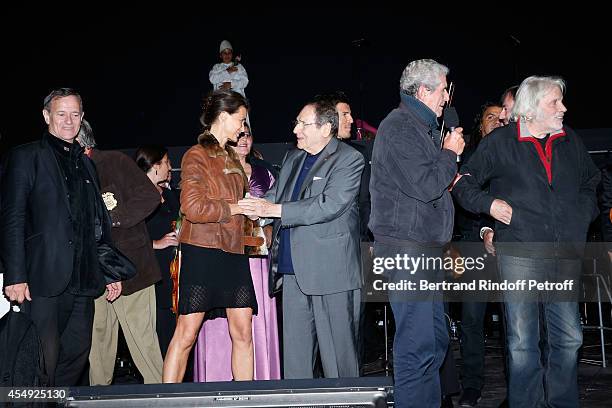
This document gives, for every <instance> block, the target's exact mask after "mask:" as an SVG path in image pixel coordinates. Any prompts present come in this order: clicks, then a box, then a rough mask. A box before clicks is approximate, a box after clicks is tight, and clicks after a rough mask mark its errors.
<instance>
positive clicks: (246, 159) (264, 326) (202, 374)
mask: <svg viewBox="0 0 612 408" xmlns="http://www.w3.org/2000/svg"><path fill="white" fill-rule="evenodd" d="M252 145H253V137H252V136H251V132H250V129H249V127H248V125H245V126H244V133H241V135H240V136H239V138H238V142H237V145H236V147H234V151H235V152H236V153H237V154H238V157H239V158H240V163H241V164H242V167H243V168H244V171H245V173H246V174H247V177H248V178H249V194H250V195H251V196H252V197H262V196H263V195H264V194H265V192H266V191H268V189H270V187H271V186H272V184H273V183H274V177H273V175H272V174H271V173H270V171H268V170H267V169H266V167H264V166H261V165H258V164H257V163H256V162H257V156H255V155H254V154H253V153H252V152H251V147H252ZM254 157H255V160H253V158H254ZM254 162H255V163H254ZM249 263H250V268H251V277H252V278H253V286H254V287H255V296H256V298H257V310H258V313H257V315H256V316H253V347H254V351H255V367H254V379H255V380H277V379H280V356H279V346H278V326H277V320H276V300H275V299H274V298H270V296H268V258H267V257H262V256H252V257H250V258H249ZM231 353H232V342H231V339H230V336H229V331H228V329H227V319H224V318H217V319H213V320H207V321H205V322H204V324H203V325H202V329H201V330H200V334H199V336H198V341H197V344H196V348H195V364H194V381H196V382H210V381H231V380H232V369H231Z"/></svg>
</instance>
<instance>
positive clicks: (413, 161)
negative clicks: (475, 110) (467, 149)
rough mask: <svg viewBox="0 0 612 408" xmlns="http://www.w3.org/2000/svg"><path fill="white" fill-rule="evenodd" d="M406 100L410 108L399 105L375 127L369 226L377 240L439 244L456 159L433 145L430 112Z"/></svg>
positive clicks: (445, 234)
mask: <svg viewBox="0 0 612 408" xmlns="http://www.w3.org/2000/svg"><path fill="white" fill-rule="evenodd" d="M411 100H412V103H411V105H412V106H408V105H407V104H405V103H404V102H402V103H401V104H400V106H399V108H397V109H394V110H393V111H391V113H389V115H387V117H386V118H385V119H384V120H383V121H382V122H381V124H380V127H379V128H378V133H377V134H376V139H375V140H374V149H373V153H372V175H371V179H370V195H371V199H372V212H371V214H370V224H369V226H370V230H371V231H372V233H373V234H374V239H375V240H376V241H379V242H383V243H389V244H402V241H404V242H412V243H414V242H417V243H420V244H424V245H434V246H441V245H444V244H445V243H447V242H449V241H450V240H451V236H452V232H453V217H454V214H455V212H454V207H453V200H452V199H451V195H450V193H449V192H448V187H449V185H450V184H451V182H452V181H453V178H454V177H455V174H456V173H457V155H456V154H455V153H454V152H452V151H450V150H447V149H440V146H439V144H438V143H437V142H435V141H434V139H435V140H439V138H437V137H436V136H437V134H436V132H437V130H435V127H434V125H435V119H436V118H435V114H434V113H433V112H432V111H431V110H429V108H427V107H426V106H425V105H424V104H422V103H421V102H419V101H417V100H416V99H414V98H412V99H411ZM419 104H420V105H419ZM426 109H427V110H429V112H427V111H426ZM427 115H429V117H427ZM438 135H439V133H438ZM438 137H439V136H438Z"/></svg>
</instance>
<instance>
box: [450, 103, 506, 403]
mask: <svg viewBox="0 0 612 408" xmlns="http://www.w3.org/2000/svg"><path fill="white" fill-rule="evenodd" d="M502 110H503V108H502V107H501V106H499V105H496V104H493V103H490V102H489V103H486V104H484V105H483V106H482V107H481V110H480V112H479V113H478V115H477V116H476V118H475V120H474V128H473V129H472V133H471V136H470V140H469V142H468V144H467V146H466V148H465V150H464V152H463V159H464V162H465V163H467V162H469V159H470V156H471V155H472V154H473V153H474V151H475V150H476V148H477V147H478V144H479V143H480V141H481V140H482V139H483V138H485V137H486V136H487V135H488V134H489V133H491V132H492V131H493V130H494V129H497V128H498V127H501V126H503V123H502V122H501V120H500V118H499V115H500V113H501V112H502ZM455 209H456V217H455V228H456V231H457V233H458V235H459V237H460V238H459V240H460V241H461V242H480V241H481V238H480V228H481V227H482V226H483V225H484V223H485V218H489V217H488V216H486V215H480V214H473V213H471V212H469V211H467V210H464V209H463V208H461V206H455ZM488 224H492V221H491V222H488ZM474 245H475V244H474ZM465 251H466V252H465V253H462V256H469V257H472V258H474V259H475V258H476V257H478V256H482V255H483V252H482V250H481V248H475V247H472V246H465ZM492 267H493V265H492V263H491V262H488V263H487V268H486V271H487V272H488V271H490V270H491V269H490V268H492ZM476 272H477V271H470V274H466V275H467V276H466V275H464V278H465V279H466V280H468V281H472V280H474V279H494V278H492V277H490V276H487V275H485V274H484V273H482V276H481V275H480V274H479V275H478V276H476ZM469 300H470V299H464V301H463V303H462V305H461V306H462V307H461V358H462V360H463V365H462V375H461V385H462V388H463V394H462V396H461V398H460V399H459V406H461V407H474V406H476V405H477V404H478V401H479V400H480V395H481V390H482V387H483V386H484V372H485V371H484V357H485V337H484V318H485V312H486V310H487V302H482V301H481V302H470V301H469Z"/></svg>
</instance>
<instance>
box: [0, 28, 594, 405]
mask: <svg viewBox="0 0 612 408" xmlns="http://www.w3.org/2000/svg"><path fill="white" fill-rule="evenodd" d="M220 57H221V59H222V62H221V63H219V64H216V65H215V66H214V67H213V68H212V69H211V71H210V80H211V83H212V84H213V87H214V90H213V91H211V92H210V93H209V94H208V95H207V96H206V97H205V98H204V102H203V108H202V114H201V117H200V122H201V125H202V132H201V133H200V135H199V136H198V138H197V144H195V145H194V146H193V147H191V148H190V149H189V150H188V151H187V152H186V153H185V154H184V156H183V158H182V162H181V183H180V196H179V195H178V194H177V191H174V190H171V189H170V188H169V182H170V179H171V174H172V173H171V168H172V166H171V163H170V160H169V157H168V151H167V149H166V148H165V147H163V146H153V145H150V146H141V147H140V148H138V150H137V152H136V154H135V156H134V157H133V158H132V157H129V156H127V155H125V154H123V153H120V152H116V151H102V150H99V149H97V148H96V142H95V139H94V136H93V130H92V128H91V126H90V124H88V123H87V122H86V121H85V120H84V119H83V116H84V110H83V101H82V99H81V97H80V95H79V94H78V92H77V91H75V90H73V89H69V88H61V89H57V90H54V91H52V92H51V93H50V94H49V95H48V96H47V97H46V98H45V99H44V101H43V117H44V120H45V122H46V123H47V125H48V128H47V131H45V132H44V134H43V136H42V139H41V140H40V141H37V142H34V143H30V144H27V145H22V146H19V147H17V148H15V149H13V150H12V151H11V152H10V153H9V154H8V155H7V156H6V157H5V158H3V172H2V187H1V190H0V191H1V196H0V204H1V205H0V259H1V261H2V267H3V272H4V294H5V295H6V297H7V298H8V299H9V300H10V301H14V302H17V303H20V304H21V305H22V310H23V312H24V313H26V314H28V315H29V316H30V318H31V319H32V321H33V322H34V324H35V326H36V328H37V331H38V334H39V336H40V339H41V343H42V347H43V354H44V362H45V368H46V372H47V374H48V376H49V377H48V384H47V385H49V386H72V385H77V384H79V381H81V378H82V375H83V373H84V371H85V370H86V368H87V366H88V367H89V368H88V370H89V371H88V375H89V384H91V385H107V384H111V382H112V380H113V369H114V363H115V356H116V351H117V338H118V329H119V327H121V329H122V332H123V335H124V337H125V340H126V343H127V346H128V348H129V352H130V355H131V357H132V359H133V361H134V363H135V365H136V367H137V368H138V370H139V372H140V373H141V374H142V376H143V379H144V382H145V383H161V382H164V383H175V382H181V381H183V380H184V378H185V373H186V371H191V369H188V367H190V366H193V369H192V370H193V379H194V380H195V381H224V380H225V381H229V380H236V381H240V380H254V379H257V380H266V379H280V378H285V379H294V378H314V377H316V376H319V375H322V376H324V377H328V378H334V377H358V376H359V375H360V364H362V363H363V356H364V350H363V348H364V347H363V344H364V338H365V337H367V333H365V332H366V331H367V330H364V328H363V324H362V322H363V315H364V306H365V301H364V299H363V298H362V293H363V289H364V288H363V275H364V271H362V253H361V248H362V242H365V243H368V245H369V246H370V247H372V251H373V252H372V255H373V256H374V257H379V258H385V259H388V258H391V259H394V258H396V257H397V256H400V255H401V256H408V257H412V258H420V257H423V256H426V257H432V258H442V257H443V256H444V248H445V246H446V245H447V244H448V243H449V242H450V241H451V239H452V236H453V231H454V229H455V230H457V229H459V230H460V231H461V236H462V239H463V240H465V241H470V242H483V248H484V249H486V251H487V252H489V253H490V254H492V255H495V259H496V261H497V262H496V263H497V266H498V273H499V275H500V276H502V278H504V279H507V280H517V279H525V278H529V277H538V276H541V275H546V276H547V277H549V278H550V279H557V278H560V277H565V278H567V277H575V274H576V272H577V271H579V270H580V260H579V255H576V254H577V253H579V249H577V252H575V253H574V252H571V249H576V247H579V246H580V244H581V243H584V242H585V239H586V233H587V229H588V227H589V224H590V223H591V221H592V220H594V219H595V218H596V217H597V216H598V215H599V209H598V205H597V199H596V187H597V185H598V183H599V180H600V172H599V170H598V169H597V168H596V167H595V165H594V163H593V161H592V160H591V158H590V157H589V155H588V152H587V151H586V149H585V147H584V145H583V144H582V142H581V140H580V138H579V137H578V136H577V134H576V133H575V132H574V131H573V130H572V129H570V128H569V127H567V126H566V125H564V123H563V119H564V114H565V112H566V107H565V105H564V104H563V95H564V92H565V83H564V82H563V80H562V79H560V78H557V77H542V76H532V77H529V78H526V79H525V80H524V81H523V82H522V83H521V84H520V86H517V87H513V88H510V89H509V90H507V91H506V92H504V94H503V95H502V97H501V100H500V103H499V104H486V105H484V106H483V108H482V111H481V113H480V115H479V118H478V120H477V122H476V126H475V129H474V131H473V132H472V134H471V137H470V140H469V143H468V144H467V146H466V142H465V140H464V135H463V129H462V128H461V127H454V128H452V130H448V131H447V130H446V129H444V128H441V127H440V123H439V118H440V117H441V116H442V113H443V109H444V107H445V105H446V104H447V102H448V100H449V94H448V83H447V75H448V73H449V69H448V68H447V67H445V66H444V65H442V64H439V63H438V62H436V61H434V60H430V59H423V60H416V61H413V62H411V63H409V64H408V65H407V66H406V68H405V69H404V71H403V73H402V75H401V79H400V86H399V100H400V103H399V106H398V107H397V108H396V109H394V110H393V111H391V112H390V113H389V114H388V116H387V117H386V118H385V119H384V120H383V121H382V122H381V124H380V127H379V129H378V133H377V135H376V138H375V141H374V143H373V144H370V145H366V146H364V145H361V144H354V143H352V142H351V141H350V136H351V125H352V123H353V117H352V116H351V109H350V105H349V101H348V99H347V98H346V95H344V94H343V93H341V92H336V93H334V94H320V95H317V96H315V97H313V98H312V99H311V100H310V101H309V102H307V103H306V104H304V105H303V106H302V107H300V108H299V110H298V114H297V116H296V120H295V122H294V128H293V133H294V134H295V137H296V143H297V148H295V149H290V150H289V151H288V152H287V154H286V155H285V157H284V159H283V162H282V165H281V167H280V171H279V172H276V169H274V168H273V167H272V166H270V165H269V164H268V163H266V162H265V160H263V159H264V158H262V157H261V155H260V154H259V153H258V152H257V151H255V150H254V149H253V135H252V134H251V131H250V127H249V125H248V123H247V118H248V112H249V102H248V100H247V99H246V97H245V92H244V89H245V87H246V86H247V84H248V77H247V74H246V71H245V69H244V67H243V66H242V65H241V64H240V63H239V61H236V59H233V48H232V45H231V44H230V43H229V42H228V41H225V40H224V41H223V42H222V43H221V45H220ZM370 150H371V151H370ZM458 156H461V157H462V161H461V163H462V164H461V165H460V166H458V165H457V163H458ZM456 208H457V209H458V212H461V214H463V215H461V214H458V215H457V217H456V216H455V209H456ZM459 209H461V210H459ZM462 217H463V218H462ZM456 219H457V220H459V221H458V222H457V226H455V220H456ZM454 227H456V228H454ZM532 242H538V243H544V244H545V245H543V246H540V247H537V249H535V248H533V247H532V246H531V245H529V243H532ZM505 243H522V244H526V245H522V246H521V245H509V246H504V244H505ZM565 244H572V248H565V246H567V245H565ZM101 248H104V249H101ZM564 251H565V252H564ZM109 254H110V255H109ZM102 256H111V257H112V262H106V263H105V262H101V261H100V258H101V257H102ZM126 258H127V259H126ZM109 264H110V265H111V266H110V267H108V265H109ZM113 265H114V266H113ZM130 268H132V269H135V271H136V273H135V275H134V274H129V273H126V272H125V271H126V270H128V271H129V269H130ZM369 272H370V271H365V273H369ZM426 273H427V275H426V276H427V279H429V280H430V281H441V280H443V279H444V277H443V271H442V270H441V269H439V268H438V269H436V268H434V269H433V270H428V271H426ZM385 276H386V277H387V279H388V280H389V282H391V283H397V284H403V283H405V282H410V281H413V282H417V281H418V280H420V279H423V277H424V275H422V274H419V273H412V274H411V273H407V272H406V271H405V270H400V269H395V270H388V271H386V272H385ZM576 279H578V277H576ZM276 294H280V295H281V296H282V311H281V310H279V311H277V310H276V301H275V299H274V297H273V296H275V295H276ZM388 296H389V302H390V304H391V307H392V310H393V315H394V320H395V327H396V331H395V338H394V344H393V371H394V381H395V386H394V400H395V405H396V406H397V407H400V408H404V407H419V408H422V407H436V408H437V407H439V406H441V404H443V402H444V400H443V397H444V396H445V395H446V394H447V393H446V392H445V390H444V386H443V385H441V380H440V370H441V368H442V366H443V363H444V362H445V361H448V360H447V357H448V354H449V335H448V326H447V320H446V318H445V312H444V304H443V298H442V294H441V292H440V291H437V290H433V291H428V292H427V293H423V292H418V291H417V292H412V293H411V292H407V291H390V292H389V294H388ZM517 296H519V295H517V294H516V293H510V292H508V293H504V303H503V306H504V315H505V322H506V333H505V338H506V342H507V346H506V349H507V351H506V352H507V367H506V376H507V383H508V401H507V402H508V405H509V406H510V407H532V406H533V407H536V406H542V405H546V406H554V407H577V406H578V385H577V352H578V349H579V348H580V346H581V344H582V334H581V328H580V321H579V314H578V304H577V302H576V301H563V302H561V301H557V300H555V299H550V298H549V297H547V296H545V295H544V294H541V295H540V296H539V297H537V298H536V299H535V300H534V301H531V302H524V299H522V298H519V297H517ZM485 308H486V302H472V303H465V304H464V306H463V312H462V313H463V321H464V332H463V335H464V338H463V341H462V349H461V352H462V356H463V362H464V364H463V366H464V370H463V373H462V388H463V393H462V396H461V399H460V405H461V406H476V405H477V404H478V401H479V399H480V396H481V390H482V388H483V386H484V336H483V320H484V313H485ZM281 313H282V322H283V323H282V331H281V333H280V334H279V327H278V326H279V325H278V320H279V318H280V315H281ZM277 314H278V316H277ZM280 344H282V350H281V349H280ZM365 344H367V342H365ZM541 344H546V347H545V349H544V350H542V347H541ZM194 348H195V350H192V349H194ZM190 355H191V356H193V361H190V358H191V357H190ZM281 360H282V364H281ZM318 361H319V362H320V368H319V367H318V366H317V362H318ZM451 361H452V360H451ZM281 367H282V370H281ZM189 378H191V376H189Z"/></svg>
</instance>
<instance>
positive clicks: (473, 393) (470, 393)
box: [459, 388, 480, 407]
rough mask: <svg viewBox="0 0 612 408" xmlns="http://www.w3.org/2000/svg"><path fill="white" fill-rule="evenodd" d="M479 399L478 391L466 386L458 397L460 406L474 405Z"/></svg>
mask: <svg viewBox="0 0 612 408" xmlns="http://www.w3.org/2000/svg"><path fill="white" fill-rule="evenodd" d="M478 401H480V391H479V390H476V389H474V388H466V389H465V390H463V395H462V396H461V398H460V399H459V406H460V407H475V406H476V405H477V404H478Z"/></svg>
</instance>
